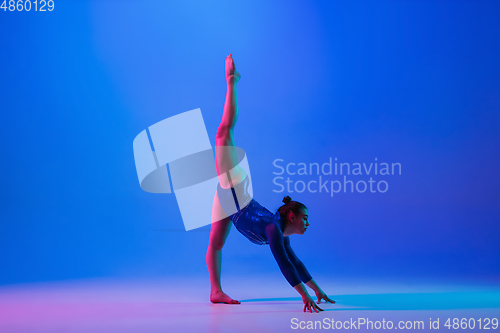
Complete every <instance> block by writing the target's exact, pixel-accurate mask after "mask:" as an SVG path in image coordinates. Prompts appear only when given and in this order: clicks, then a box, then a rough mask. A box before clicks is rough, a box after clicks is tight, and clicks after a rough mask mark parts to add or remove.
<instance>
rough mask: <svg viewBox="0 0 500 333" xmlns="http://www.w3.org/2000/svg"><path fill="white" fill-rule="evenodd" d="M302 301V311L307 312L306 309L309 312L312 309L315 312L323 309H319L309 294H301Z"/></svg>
mask: <svg viewBox="0 0 500 333" xmlns="http://www.w3.org/2000/svg"><path fill="white" fill-rule="evenodd" d="M302 302H304V312H307V310H308V311H309V312H311V313H312V312H313V309H314V311H316V312H317V313H318V312H319V311H323V309H321V308H320V307H319V306H317V305H316V303H314V300H313V299H312V298H311V296H309V295H306V296H303V297H302ZM318 310H319V311H318Z"/></svg>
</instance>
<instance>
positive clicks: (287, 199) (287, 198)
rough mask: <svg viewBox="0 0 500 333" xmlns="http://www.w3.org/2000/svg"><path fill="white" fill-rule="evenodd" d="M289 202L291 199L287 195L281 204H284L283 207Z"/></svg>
mask: <svg viewBox="0 0 500 333" xmlns="http://www.w3.org/2000/svg"><path fill="white" fill-rule="evenodd" d="M290 201H292V198H290V197H289V196H288V195H287V196H286V197H284V198H283V202H284V203H285V205H286V204H287V203H289V202H290Z"/></svg>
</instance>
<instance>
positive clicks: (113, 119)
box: [0, 0, 500, 290]
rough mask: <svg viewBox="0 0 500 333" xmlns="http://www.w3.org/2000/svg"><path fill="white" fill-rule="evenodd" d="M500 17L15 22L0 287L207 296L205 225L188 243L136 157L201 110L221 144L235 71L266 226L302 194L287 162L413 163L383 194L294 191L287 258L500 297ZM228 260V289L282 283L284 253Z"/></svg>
mask: <svg viewBox="0 0 500 333" xmlns="http://www.w3.org/2000/svg"><path fill="white" fill-rule="evenodd" d="M499 12H500V3H499V2H495V1H376V2H375V1H343V2H340V1H335V2H334V1H293V2H290V1H274V2H270V1H250V2H249V1H246V2H237V1H205V2H202V1H177V2H174V1H168V2H165V1H103V0H99V1H57V0H56V1H55V10H54V11H53V12H45V13H42V12H33V11H31V12H29V13H28V12H9V11H7V12H4V11H3V10H2V11H0V45H1V48H2V51H1V52H0V64H1V69H0V97H1V99H0V107H1V114H2V121H1V122H0V126H1V131H0V136H1V141H2V144H1V160H2V163H1V166H0V168H1V174H2V176H3V177H2V187H1V191H0V193H1V200H0V203H1V211H0V218H1V222H0V284H4V285H5V284H15V283H24V282H36V281H49V280H64V279H80V278H90V277H102V276H113V277H188V276H193V275H206V279H207V290H208V286H209V284H208V274H207V273H206V266H205V251H206V247H207V244H208V235H209V227H204V228H200V229H196V230H194V231H190V232H185V231H183V223H182V219H181V216H180V212H179V208H178V207H177V203H176V200H175V196H174V195H168V194H151V193H146V192H144V191H142V190H141V188H140V186H139V182H138V179H137V174H136V170H135V164H134V156H133V151H132V142H133V139H134V138H135V136H136V135H137V134H138V133H139V132H141V131H142V130H143V129H145V128H146V127H148V126H150V125H152V124H154V123H156V122H158V121H160V120H163V119H165V118H168V117H171V116H174V115H176V114H179V113H181V112H184V111H188V110H192V109H196V108H201V111H202V113H203V117H204V121H205V125H206V127H207V130H208V132H209V135H210V139H211V142H212V145H214V144H215V131H216V129H217V126H218V122H219V121H220V118H221V115H222V109H223V103H224V97H225V89H226V87H225V76H224V59H225V57H226V56H227V55H228V54H229V53H232V54H233V58H234V59H235V64H236V68H237V69H238V71H240V73H241V75H242V79H241V81H240V83H239V84H238V98H239V106H240V117H239V121H238V124H237V127H236V143H237V144H238V145H239V146H241V147H242V148H244V149H245V151H246V152H247V154H248V159H249V162H250V168H251V171H252V181H253V186H254V194H255V198H256V199H257V200H258V201H259V202H261V203H262V204H263V205H265V206H267V207H268V208H269V209H271V210H275V209H277V208H278V207H279V205H280V203H281V199H282V198H283V196H284V195H286V194H287V193H276V192H274V191H273V190H277V189H279V187H277V186H276V185H275V184H273V179H274V177H276V175H275V174H273V172H277V171H279V170H278V169H277V168H276V167H274V166H273V161H274V160H276V159H282V160H283V162H281V165H286V164H287V163H300V162H303V163H320V164H322V163H324V162H328V160H329V158H330V157H331V158H337V159H338V161H339V162H348V163H355V162H358V163H368V164H369V163H373V162H375V158H377V162H379V163H383V162H387V163H400V164H401V175H389V176H380V175H379V176H377V177H376V179H377V181H379V180H385V181H387V183H388V184H389V189H388V191H387V192H385V193H368V192H365V193H344V192H340V193H338V194H335V195H333V197H332V196H331V195H330V194H325V193H309V192H308V191H305V192H303V193H295V192H294V193H290V195H291V197H292V199H295V200H300V201H302V202H304V203H305V204H306V205H307V206H308V208H309V215H310V221H311V227H310V228H309V230H308V231H307V233H306V235H305V236H303V237H300V236H293V237H292V239H291V240H292V243H293V244H294V248H295V251H296V252H297V253H298V255H299V256H300V257H301V259H302V260H303V261H304V262H305V263H306V264H307V266H308V268H309V270H310V272H311V273H312V275H313V276H322V278H323V279H325V278H330V279H332V280H334V279H336V278H339V277H343V276H352V277H355V276H363V277H401V278H403V279H405V278H413V277H421V276H424V277H428V278H444V279H451V278H456V279H477V280H484V279H487V280H491V279H498V277H499V274H500V267H499V260H498V259H499V254H500V246H499V245H498V244H499V243H498V235H499V231H500V227H499V223H498V222H499V219H500V206H499V199H500V196H499V188H500V174H499V172H498V170H497V169H498V162H499V158H500V150H499V149H498V146H499V143H500V137H499V135H498V129H499V125H500V116H499V110H500V81H499V79H498V78H499V77H500V63H499V61H498V59H499V58H500V45H499V44H500V21H499V20H498V13H499ZM295 171H296V170H295ZM294 177H295V178H293V179H294V180H295V181H296V180H299V179H302V180H304V181H308V180H311V179H317V176H309V175H308V176H303V177H302V178H300V177H298V176H294ZM356 177H357V178H356ZM329 179H337V178H332V177H330V178H329ZM338 179H341V178H338ZM358 179H363V180H367V179H368V177H365V176H352V178H351V180H358ZM223 258H224V259H223V278H224V279H229V278H231V277H232V276H237V275H238V274H246V275H250V276H251V274H255V275H256V276H257V275H258V274H263V275H266V276H269V278H272V279H282V280H283V283H286V282H285V280H284V279H283V277H281V276H280V272H279V270H278V267H277V265H276V263H275V262H274V260H273V258H272V256H271V254H270V251H269V248H268V247H267V246H261V247H259V246H256V245H253V244H251V243H250V242H248V241H247V240H246V239H244V237H243V236H241V235H240V234H239V233H238V232H237V231H236V229H234V228H233V230H232V232H231V234H230V235H229V238H228V241H227V245H226V248H225V250H224V254H223ZM496 281H498V280H496Z"/></svg>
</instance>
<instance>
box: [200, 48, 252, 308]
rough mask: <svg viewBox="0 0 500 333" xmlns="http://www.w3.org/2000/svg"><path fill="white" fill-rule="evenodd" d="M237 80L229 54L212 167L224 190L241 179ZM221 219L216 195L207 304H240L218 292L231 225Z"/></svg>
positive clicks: (210, 247) (207, 257) (242, 177)
mask: <svg viewBox="0 0 500 333" xmlns="http://www.w3.org/2000/svg"><path fill="white" fill-rule="evenodd" d="M239 79H240V74H239V73H238V72H237V71H236V69H235V67H234V61H233V58H232V57H231V55H229V56H227V58H226V82H227V92H226V101H225V103H224V112H223V114H222V120H221V123H220V125H219V128H218V129H217V136H216V141H215V167H216V169H217V175H218V176H219V183H220V185H221V187H222V188H226V189H227V188H230V187H232V186H235V185H236V184H239V183H240V182H241V181H242V180H243V179H244V178H245V171H243V169H242V168H241V167H239V166H238V161H237V158H236V157H237V155H236V149H235V146H234V125H235V124H236V120H237V119H238V99H237V95H236V83H238V81H239ZM229 171H231V173H230V172H229ZM229 174H230V175H229ZM222 216H226V215H225V214H223V212H222V208H221V206H220V203H219V198H218V196H217V193H216V194H215V197H214V203H213V205H212V225H211V227H210V228H211V229H210V240H209V244H208V249H207V256H206V261H207V268H208V274H209V276H210V301H211V302H213V303H221V302H222V303H228V304H240V302H238V301H237V300H234V299H232V298H231V297H229V296H228V295H227V294H226V293H224V292H223V291H222V286H221V283H220V275H221V264H222V248H223V247H224V243H225V242H226V239H227V236H228V235H229V231H230V230H231V225H232V222H231V219H230V218H229V217H226V218H223V219H220V218H221V217H222ZM219 219H220V220H219ZM213 221H218V222H213Z"/></svg>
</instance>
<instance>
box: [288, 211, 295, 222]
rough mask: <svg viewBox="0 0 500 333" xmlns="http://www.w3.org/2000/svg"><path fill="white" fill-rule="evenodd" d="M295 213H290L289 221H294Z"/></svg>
mask: <svg viewBox="0 0 500 333" xmlns="http://www.w3.org/2000/svg"><path fill="white" fill-rule="evenodd" d="M293 218H294V215H293V212H290V213H288V221H293Z"/></svg>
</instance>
